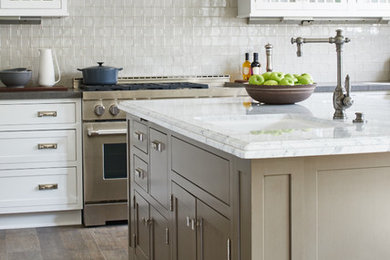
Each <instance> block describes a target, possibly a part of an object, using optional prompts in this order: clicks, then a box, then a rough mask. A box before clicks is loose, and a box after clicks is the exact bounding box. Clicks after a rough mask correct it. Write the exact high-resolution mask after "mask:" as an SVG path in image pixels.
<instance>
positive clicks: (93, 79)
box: [77, 62, 123, 85]
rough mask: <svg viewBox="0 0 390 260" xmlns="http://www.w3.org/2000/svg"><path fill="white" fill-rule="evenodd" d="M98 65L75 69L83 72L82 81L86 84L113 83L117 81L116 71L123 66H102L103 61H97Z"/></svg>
mask: <svg viewBox="0 0 390 260" xmlns="http://www.w3.org/2000/svg"><path fill="white" fill-rule="evenodd" d="M98 64H99V66H94V67H88V68H84V69H77V70H79V71H81V72H82V73H83V83H84V84H86V85H115V84H116V83H117V81H118V71H120V70H122V69H123V68H114V67H108V66H103V62H98Z"/></svg>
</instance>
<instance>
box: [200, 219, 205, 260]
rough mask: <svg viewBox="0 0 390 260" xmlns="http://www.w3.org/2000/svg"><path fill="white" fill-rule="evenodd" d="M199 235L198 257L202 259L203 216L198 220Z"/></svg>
mask: <svg viewBox="0 0 390 260" xmlns="http://www.w3.org/2000/svg"><path fill="white" fill-rule="evenodd" d="M199 236H200V258H201V260H203V259H204V255H203V253H204V239H203V218H201V219H200V220H199Z"/></svg>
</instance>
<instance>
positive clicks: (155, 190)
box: [149, 128, 169, 209]
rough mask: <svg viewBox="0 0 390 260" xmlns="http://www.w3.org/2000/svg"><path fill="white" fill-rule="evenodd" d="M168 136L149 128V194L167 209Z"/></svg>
mask: <svg viewBox="0 0 390 260" xmlns="http://www.w3.org/2000/svg"><path fill="white" fill-rule="evenodd" d="M167 142H168V137H167V135H166V134H164V133H161V132H159V131H156V130H154V129H152V128H151V129H150V144H151V149H150V179H149V180H150V194H151V195H152V196H153V197H154V198H155V199H156V200H157V201H159V202H160V203H161V205H163V206H164V207H165V208H167V209H168V207H169V205H168V187H169V181H168V177H169V175H168V151H167Z"/></svg>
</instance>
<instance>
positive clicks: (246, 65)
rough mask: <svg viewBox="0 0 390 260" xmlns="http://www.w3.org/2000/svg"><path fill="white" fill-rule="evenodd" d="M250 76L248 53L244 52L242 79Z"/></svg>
mask: <svg viewBox="0 0 390 260" xmlns="http://www.w3.org/2000/svg"><path fill="white" fill-rule="evenodd" d="M250 77H251V62H250V61H249V53H245V61H244V63H243V64H242V79H243V80H249V78H250Z"/></svg>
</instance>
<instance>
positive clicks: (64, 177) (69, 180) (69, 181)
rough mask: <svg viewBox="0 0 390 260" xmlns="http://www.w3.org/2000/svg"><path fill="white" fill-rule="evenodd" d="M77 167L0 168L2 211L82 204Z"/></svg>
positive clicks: (76, 206) (67, 206) (59, 207)
mask: <svg viewBox="0 0 390 260" xmlns="http://www.w3.org/2000/svg"><path fill="white" fill-rule="evenodd" d="M78 196H80V194H78V192H77V171H76V168H74V167H70V168H47V169H23V170H2V171H0V213H16V212H32V211H43V210H55V209H69V208H80V206H79V205H78V204H79V203H78V201H79V199H78Z"/></svg>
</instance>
